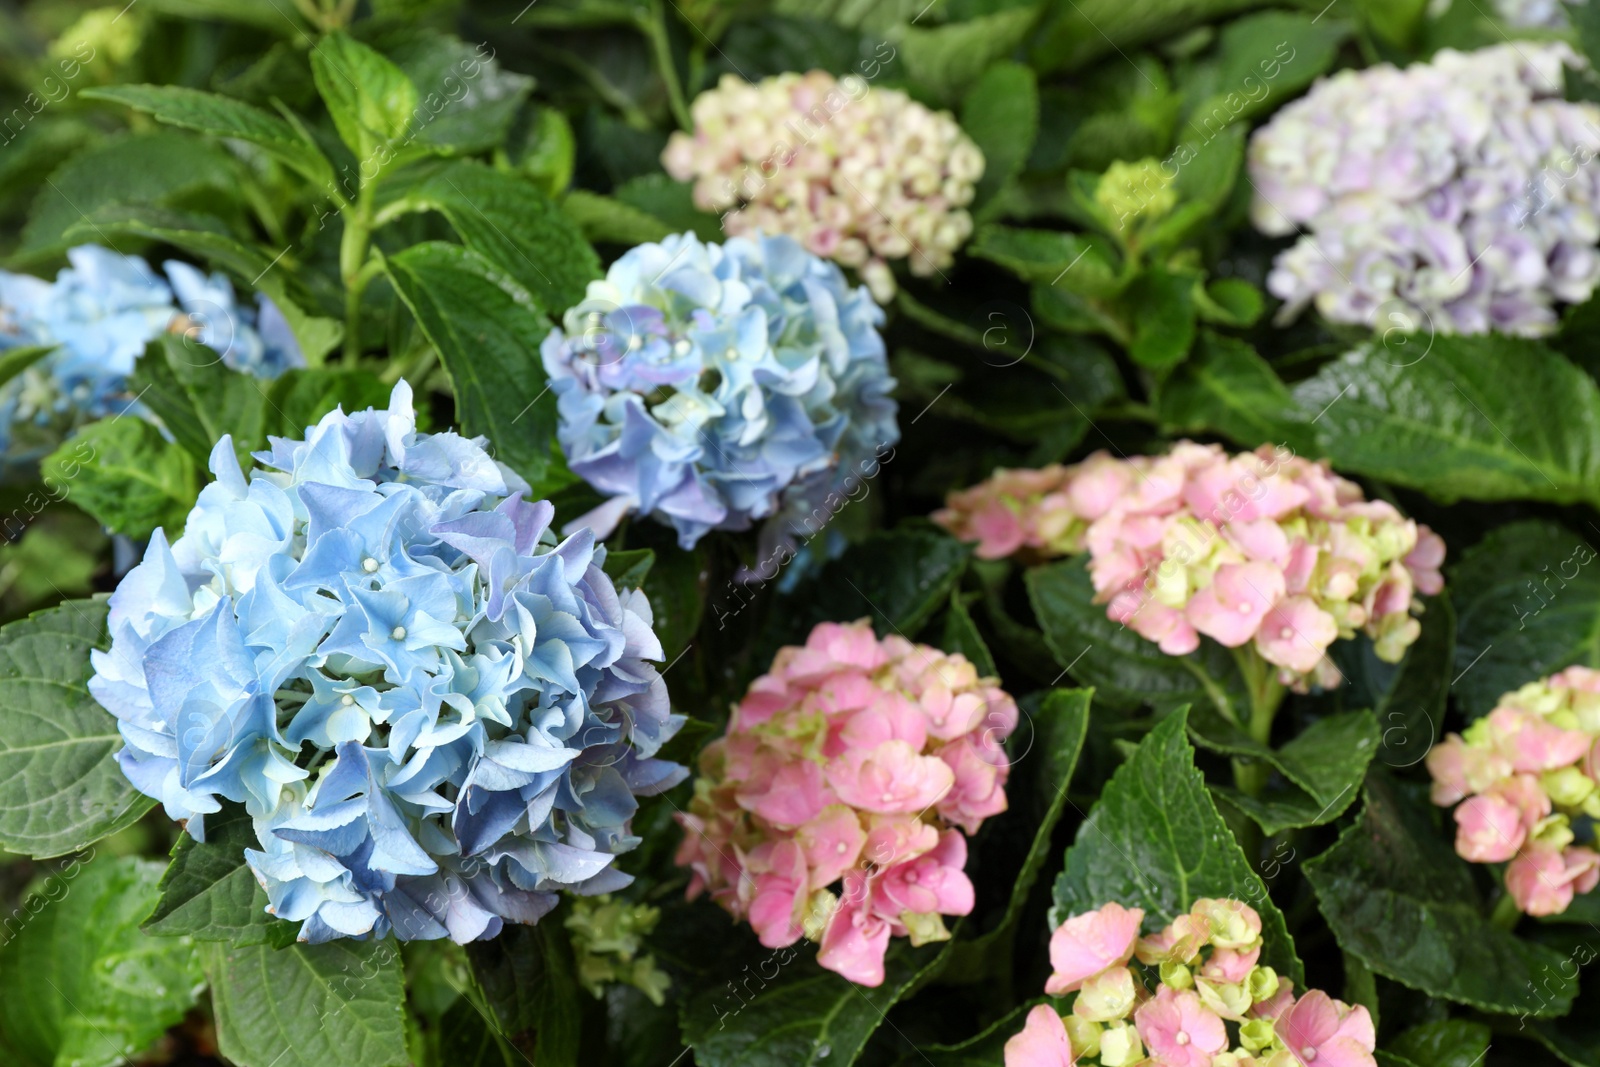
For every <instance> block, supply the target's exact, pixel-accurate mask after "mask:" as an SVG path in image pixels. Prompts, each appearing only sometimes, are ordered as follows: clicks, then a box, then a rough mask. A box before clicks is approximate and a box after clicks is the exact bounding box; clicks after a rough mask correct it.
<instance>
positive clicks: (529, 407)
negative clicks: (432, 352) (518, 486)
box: [387, 241, 573, 499]
mask: <svg viewBox="0 0 1600 1067" xmlns="http://www.w3.org/2000/svg"><path fill="white" fill-rule="evenodd" d="M387 268H388V271H389V277H390V278H391V279H392V280H393V281H394V286H395V289H396V290H397V291H398V292H399V294H400V298H401V299H402V300H404V301H405V303H406V306H407V307H409V308H410V309H411V313H412V314H413V315H415V316H416V317H417V325H419V326H421V327H422V331H423V333H425V334H427V336H428V340H430V341H432V342H433V346H434V347H435V348H437V349H438V350H439V358H440V359H441V360H442V361H443V362H444V366H445V369H446V370H447V371H449V373H450V380H451V382H453V383H454V385H455V393H456V413H457V416H458V417H459V418H460V419H461V427H462V431H463V432H464V433H467V434H474V435H475V434H484V435H486V436H487V437H488V438H489V443H490V445H491V447H492V448H493V454H494V455H495V456H496V457H497V458H498V459H499V460H500V461H501V462H503V463H506V464H508V465H509V466H510V467H511V468H512V469H513V470H515V471H516V472H517V473H518V474H520V475H522V476H523V477H524V478H526V479H527V480H528V483H529V484H530V485H531V486H532V487H533V497H534V499H540V498H543V497H545V496H548V495H549V494H550V492H551V491H552V490H555V489H559V488H560V487H561V486H563V485H568V484H570V483H571V482H572V481H573V476H572V473H571V472H570V471H568V470H567V467H566V464H565V462H563V461H562V458H561V454H560V452H559V450H558V449H557V446H556V443H555V430H556V401H555V396H554V395H553V394H552V393H551V392H550V390H549V389H548V388H547V387H546V386H545V375H544V367H543V366H542V365H541V364H540V362H539V342H540V341H541V340H543V339H544V335H545V334H546V333H547V332H548V330H549V323H548V321H547V320H546V319H545V317H544V314H543V309H542V308H540V307H539V304H538V302H537V301H536V300H534V298H533V297H532V296H530V295H529V294H528V293H527V291H526V290H524V289H522V288H521V287H520V286H518V285H517V283H516V282H515V281H514V280H512V279H511V278H508V277H505V276H504V275H503V274H502V273H501V272H500V271H499V270H497V269H496V267H495V266H494V264H492V263H490V262H489V261H488V260H486V259H484V258H483V257H482V256H480V255H478V254H477V253H475V252H473V251H471V250H469V249H466V248H462V247H461V246H460V245H451V244H444V243H442V242H439V241H429V242H426V243H424V244H419V245H412V246H411V247H410V248H408V249H406V250H405V251H404V252H401V253H400V254H398V255H395V256H390V257H389V259H388V261H387Z"/></svg>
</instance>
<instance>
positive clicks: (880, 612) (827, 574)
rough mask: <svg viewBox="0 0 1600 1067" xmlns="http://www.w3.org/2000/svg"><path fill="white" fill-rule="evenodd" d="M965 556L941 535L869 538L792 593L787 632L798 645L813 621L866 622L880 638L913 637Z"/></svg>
mask: <svg viewBox="0 0 1600 1067" xmlns="http://www.w3.org/2000/svg"><path fill="white" fill-rule="evenodd" d="M970 555H971V549H970V548H968V547H967V546H966V545H964V544H962V543H961V542H960V541H957V540H956V539H955V538H953V537H950V536H949V535H948V534H946V533H944V532H943V531H941V530H934V529H930V528H926V527H901V528H899V529H896V530H890V531H887V532H883V533H876V534H873V535H872V536H871V537H868V538H867V539H866V540H864V541H861V542H860V543H858V544H855V545H852V546H851V547H850V548H849V549H848V550H847V551H846V552H845V554H844V555H843V556H841V557H839V558H838V559H836V560H833V561H832V562H830V563H829V564H828V565H827V566H826V567H824V568H823V569H822V572H821V573H820V574H819V575H817V577H816V578H815V579H813V580H812V581H811V582H810V583H808V584H807V585H805V586H802V587H801V589H800V590H797V591H796V594H795V599H796V601H798V603H796V604H795V605H794V609H793V611H792V613H788V614H790V617H789V619H788V621H787V629H788V632H789V634H790V635H791V636H797V637H798V638H799V639H801V640H803V639H804V635H805V633H807V632H808V631H809V630H810V629H811V627H812V626H813V625H815V624H816V623H818V622H822V621H824V620H844V621H848V620H851V619H859V618H865V617H871V619H872V625H873V628H874V629H876V630H877V631H878V633H879V634H880V635H888V634H892V633H900V634H904V635H906V636H908V637H915V636H916V634H917V633H918V631H920V630H921V629H922V627H923V625H924V624H925V623H927V621H928V620H929V619H930V618H931V617H932V616H933V613H934V612H935V611H937V610H939V606H940V605H941V604H944V603H945V602H946V601H947V600H948V599H949V596H950V591H951V590H952V589H954V588H955V585H956V583H957V582H958V581H959V580H960V578H961V572H962V570H963V569H965V567H966V564H967V558H968V556H970ZM786 613H787V612H786Z"/></svg>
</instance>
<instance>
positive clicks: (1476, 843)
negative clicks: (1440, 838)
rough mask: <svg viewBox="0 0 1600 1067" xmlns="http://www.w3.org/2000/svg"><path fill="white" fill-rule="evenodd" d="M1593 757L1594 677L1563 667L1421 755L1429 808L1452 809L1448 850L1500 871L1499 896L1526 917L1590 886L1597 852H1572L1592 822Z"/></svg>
mask: <svg viewBox="0 0 1600 1067" xmlns="http://www.w3.org/2000/svg"><path fill="white" fill-rule="evenodd" d="M1597 750H1600V672H1597V671H1594V670H1592V669H1590V668H1587V667H1569V668H1567V669H1566V670H1564V671H1561V672H1560V673H1558V674H1555V675H1552V676H1550V677H1549V678H1545V679H1541V680H1540V681H1537V682H1530V683H1528V684H1527V685H1524V686H1523V687H1522V688H1520V689H1518V690H1516V691H1514V692H1511V693H1506V694H1504V695H1503V696H1501V698H1500V699H1499V701H1498V702H1497V704H1496V706H1495V708H1494V709H1493V710H1492V711H1490V712H1489V714H1487V715H1485V716H1483V717H1482V718H1480V719H1478V720H1477V721H1475V722H1474V723H1473V724H1472V725H1471V726H1470V727H1468V728H1467V729H1466V730H1465V731H1464V732H1462V733H1460V734H1450V735H1448V736H1447V737H1445V738H1444V739H1443V740H1442V741H1441V742H1440V743H1439V744H1438V745H1436V746H1434V749H1433V750H1432V751H1431V752H1429V753H1428V758H1427V766H1428V771H1429V773H1430V774H1431V775H1432V777H1433V794H1432V795H1433V801H1434V803H1436V804H1439V805H1440V806H1449V805H1451V804H1459V807H1457V808H1456V811H1455V820H1456V826H1457V832H1456V851H1457V852H1459V853H1460V854H1461V855H1462V857H1463V858H1465V859H1468V860H1471V861H1473V862H1477V863H1506V864H1507V867H1506V870H1505V883H1506V891H1507V893H1509V894H1510V896H1511V898H1512V899H1513V900H1515V901H1516V902H1517V905H1518V907H1519V908H1521V909H1522V910H1523V911H1524V912H1527V913H1528V914H1530V915H1554V914H1558V913H1560V912H1562V911H1565V910H1566V908H1567V907H1568V905H1570V904H1571V903H1572V900H1573V897H1574V896H1575V895H1576V894H1579V893H1587V892H1590V891H1591V890H1592V889H1593V888H1594V886H1595V883H1596V882H1597V881H1600V871H1597V869H1596V867H1595V865H1594V863H1593V862H1592V858H1593V857H1595V856H1596V855H1597V853H1596V852H1595V851H1593V850H1592V849H1591V848H1590V847H1588V845H1573V844H1572V841H1573V837H1574V834H1575V832H1583V833H1586V834H1591V835H1592V833H1593V830H1592V828H1591V827H1592V823H1591V822H1590V820H1592V819H1594V818H1597V817H1600V778H1597V772H1600V761H1597V760H1596V758H1595V754H1596V752H1597ZM1578 816H1588V819H1583V820H1579V822H1578V823H1576V824H1574V822H1573V820H1574V819H1575V818H1576V817H1578ZM1575 825H1576V826H1577V827H1578V828H1579V829H1578V830H1575V829H1574V827H1575ZM1592 843H1593V842H1592V840H1591V841H1590V842H1589V844H1592Z"/></svg>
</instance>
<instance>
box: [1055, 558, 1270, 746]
mask: <svg viewBox="0 0 1600 1067" xmlns="http://www.w3.org/2000/svg"><path fill="white" fill-rule="evenodd" d="M1087 564H1088V560H1087V558H1084V559H1077V560H1063V561H1062V562H1060V563H1051V564H1048V565H1046V566H1042V567H1035V568H1033V569H1032V570H1030V571H1028V573H1027V579H1026V580H1027V586H1028V599H1029V600H1030V601H1031V602H1032V604H1033V613H1034V615H1036V616H1037V617H1038V619H1039V626H1040V628H1041V629H1042V630H1043V631H1044V640H1045V643H1046V644H1047V645H1049V647H1050V651H1051V653H1052V654H1053V655H1054V656H1055V658H1056V661H1057V662H1058V663H1059V664H1060V665H1061V669H1062V672H1063V673H1069V672H1070V673H1071V675H1072V677H1074V678H1076V679H1077V680H1078V681H1080V682H1082V683H1083V684H1084V685H1090V686H1093V687H1094V690H1095V694H1096V697H1097V699H1099V700H1100V701H1101V702H1102V703H1109V704H1112V705H1114V706H1119V707H1138V706H1139V705H1141V704H1150V705H1153V706H1154V707H1156V708H1160V709H1165V708H1173V707H1177V706H1178V705H1180V704H1200V703H1213V704H1226V705H1227V706H1228V707H1229V708H1230V709H1233V710H1234V714H1235V718H1237V717H1238V715H1239V714H1240V711H1239V710H1238V709H1242V708H1244V707H1245V704H1244V700H1245V697H1244V682H1243V680H1242V679H1241V678H1240V676H1239V669H1238V667H1237V666H1236V665H1235V664H1234V662H1233V659H1232V658H1231V657H1230V656H1229V655H1228V654H1227V651H1226V650H1225V649H1223V648H1222V647H1221V646H1220V645H1218V644H1216V643H1215V642H1212V641H1202V642H1201V645H1200V648H1199V649H1198V650H1197V651H1195V652H1192V653H1190V654H1189V655H1187V656H1169V655H1167V654H1166V653H1165V652H1162V651H1161V649H1160V647H1158V646H1157V645H1156V643H1155V642H1154V641H1147V640H1145V639H1144V638H1143V637H1140V636H1139V635H1138V634H1137V633H1135V632H1134V631H1132V630H1130V629H1128V628H1127V627H1126V626H1123V625H1121V624H1120V623H1115V622H1112V621H1111V619H1110V618H1108V617H1107V616H1106V609H1105V606H1104V605H1102V604H1096V603H1094V602H1093V601H1094V584H1093V583H1092V582H1091V581H1090V580H1089V572H1088V570H1087Z"/></svg>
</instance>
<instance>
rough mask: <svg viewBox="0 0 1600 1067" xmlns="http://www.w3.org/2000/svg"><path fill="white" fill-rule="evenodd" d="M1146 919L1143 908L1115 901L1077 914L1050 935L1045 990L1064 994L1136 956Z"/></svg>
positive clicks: (1059, 994) (1058, 994)
mask: <svg viewBox="0 0 1600 1067" xmlns="http://www.w3.org/2000/svg"><path fill="white" fill-rule="evenodd" d="M1143 922H1144V911H1143V910H1142V909H1140V908H1124V907H1123V906H1122V905H1121V904H1117V903H1115V902H1113V903H1110V904H1107V905H1105V907H1103V908H1101V909H1099V910H1098V911H1088V912H1084V913H1083V914H1082V915H1074V916H1072V917H1071V918H1070V919H1068V920H1067V921H1066V922H1064V923H1062V924H1061V925H1060V926H1058V927H1056V929H1055V932H1054V933H1053V934H1051V935H1050V967H1051V971H1052V973H1051V975H1050V980H1049V981H1047V982H1046V983H1045V987H1044V990H1045V992H1046V993H1049V994H1050V995H1051V996H1061V995H1062V994H1064V993H1070V992H1072V991H1073V990H1075V989H1078V988H1079V987H1081V986H1082V985H1083V983H1084V982H1087V981H1088V980H1089V979H1091V978H1093V977H1094V976H1095V975H1097V974H1100V973H1101V972H1102V971H1106V970H1110V969H1111V968H1112V967H1120V966H1122V965H1123V964H1125V963H1127V962H1128V961H1129V960H1130V959H1132V958H1133V950H1134V946H1135V945H1136V943H1137V942H1138V940H1139V926H1140V924H1141V923H1143Z"/></svg>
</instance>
